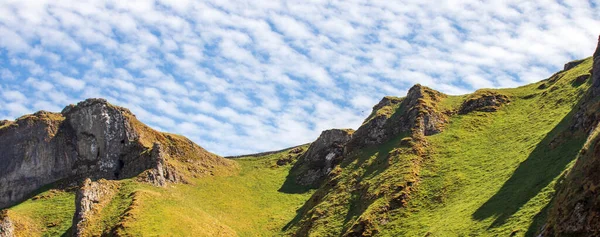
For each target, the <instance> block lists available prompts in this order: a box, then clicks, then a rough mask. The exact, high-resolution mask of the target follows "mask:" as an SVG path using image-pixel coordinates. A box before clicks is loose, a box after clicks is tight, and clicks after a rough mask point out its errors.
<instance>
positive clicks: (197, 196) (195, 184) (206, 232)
mask: <svg viewBox="0 0 600 237" xmlns="http://www.w3.org/2000/svg"><path fill="white" fill-rule="evenodd" d="M307 148H308V146H307V145H304V146H301V147H297V148H294V149H287V150H283V151H280V152H277V153H272V154H268V155H264V156H258V157H238V158H236V159H235V160H234V161H233V162H235V163H236V164H237V165H238V166H239V170H238V172H235V173H232V174H231V175H214V176H206V177H197V178H194V177H191V178H188V181H189V183H188V184H181V183H179V184H171V185H169V186H168V187H166V188H162V187H157V186H154V185H150V184H148V183H146V182H138V181H137V180H136V179H125V180H111V181H107V180H100V181H98V182H86V184H85V185H84V186H83V187H82V188H77V187H76V188H72V189H66V190H65V189H55V188H52V189H50V190H47V191H42V192H40V193H39V194H38V195H36V196H34V197H33V198H31V199H29V200H27V201H25V202H23V203H20V204H18V205H16V206H13V207H11V208H10V209H8V211H7V216H8V218H5V219H4V220H10V221H11V224H12V226H13V227H14V230H15V231H14V232H15V233H16V236H60V235H63V234H68V233H69V228H70V227H71V220H72V219H73V215H74V213H75V206H74V205H73V203H74V201H75V200H76V197H75V196H78V197H77V199H80V197H84V196H85V197H86V198H85V199H88V200H92V202H86V201H84V202H83V203H94V202H93V200H94V199H95V198H96V197H98V196H102V197H105V198H104V199H103V200H99V201H98V203H100V205H101V206H103V208H101V209H95V210H93V208H91V209H88V212H87V213H88V214H89V213H93V214H91V215H88V217H91V218H90V219H87V220H88V221H86V222H82V226H85V228H84V231H83V232H82V233H83V236H99V235H109V236H110V235H121V236H156V235H158V236H275V235H282V232H281V229H282V228H283V227H284V226H285V224H286V223H287V222H288V221H289V220H290V219H292V218H293V216H294V215H295V210H296V209H298V208H299V207H300V206H301V205H302V203H304V202H305V201H306V200H307V199H308V198H309V197H310V194H311V193H312V192H310V191H309V192H303V193H300V192H295V191H293V190H295V189H296V188H297V189H302V187H294V186H288V187H286V188H287V190H291V191H292V192H289V193H288V192H282V191H280V190H281V189H282V184H283V183H284V180H285V179H286V176H287V174H288V173H289V170H290V169H291V167H292V166H293V163H294V162H295V161H296V160H297V157H298V156H300V155H302V154H303V152H304V151H306V149H307ZM282 160H285V161H287V160H291V161H292V163H286V162H284V163H282V162H281V161H282ZM92 186H95V187H92ZM98 187H100V188H98ZM94 190H98V191H94ZM91 192H97V193H98V194H99V193H102V194H103V195H97V194H93V193H91ZM108 196H110V197H111V198H106V197H108ZM96 200H97V199H96ZM49 206H52V207H54V208H44V207H49ZM84 206H85V205H84ZM84 216H85V214H84ZM76 218H77V217H76ZM1 223H2V222H1V221H0V228H1Z"/></svg>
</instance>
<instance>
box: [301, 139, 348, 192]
mask: <svg viewBox="0 0 600 237" xmlns="http://www.w3.org/2000/svg"><path fill="white" fill-rule="evenodd" d="M352 132H353V130H350V129H331V130H325V131H323V132H322V133H321V135H320V136H319V138H317V140H315V141H314V142H313V143H311V145H310V147H309V148H308V149H307V150H306V152H305V153H304V154H303V155H302V156H300V157H299V158H298V161H297V162H296V164H295V165H294V167H293V168H292V170H293V171H292V172H296V174H297V176H296V177H297V178H296V182H297V183H298V184H301V185H305V186H317V185H319V184H320V183H321V182H322V181H323V178H324V177H326V176H327V174H329V172H331V169H332V168H333V167H334V166H335V165H337V164H338V163H339V161H340V160H341V159H342V157H343V154H344V145H345V144H346V143H347V142H348V141H349V140H350V138H351V137H352Z"/></svg>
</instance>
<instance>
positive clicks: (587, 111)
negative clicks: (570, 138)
mask: <svg viewBox="0 0 600 237" xmlns="http://www.w3.org/2000/svg"><path fill="white" fill-rule="evenodd" d="M592 58H593V60H594V62H593V66H592V71H591V80H592V86H591V87H590V89H589V90H588V92H587V94H586V96H585V98H584V100H583V101H584V102H583V103H582V104H581V105H580V106H579V109H578V111H577V113H575V115H573V121H574V122H573V123H572V125H571V130H572V131H577V130H584V131H585V132H589V131H590V130H591V129H592V128H594V127H595V126H596V124H597V123H598V120H599V118H600V115H599V114H598V112H597V111H598V110H599V108H600V105H599V104H598V100H597V99H596V98H597V97H598V96H600V36H599V37H598V46H597V47H596V51H595V52H594V55H593V56H592Z"/></svg>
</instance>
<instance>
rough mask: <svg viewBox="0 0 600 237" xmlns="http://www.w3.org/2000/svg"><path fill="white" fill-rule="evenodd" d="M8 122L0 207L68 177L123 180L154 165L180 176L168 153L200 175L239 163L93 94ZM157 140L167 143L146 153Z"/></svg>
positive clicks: (1, 138) (2, 142)
mask: <svg viewBox="0 0 600 237" xmlns="http://www.w3.org/2000/svg"><path fill="white" fill-rule="evenodd" d="M3 124H4V125H2V126H0V154H2V156H0V170H2V172H1V173H0V208H4V207H7V206H10V205H13V204H15V203H16V202H18V201H20V200H22V199H23V198H25V197H26V195H28V194H29V193H31V192H33V191H35V190H36V189H38V188H40V187H42V186H44V185H47V184H50V183H54V182H56V181H59V180H63V179H69V178H81V177H89V178H92V179H94V180H97V179H102V178H104V179H124V178H132V177H135V176H137V175H139V174H141V173H142V172H144V171H146V170H148V169H154V170H155V171H156V175H157V176H154V177H157V178H159V177H164V178H166V180H176V179H177V178H175V176H174V171H172V170H169V168H165V167H168V164H167V162H165V161H164V159H166V158H169V159H175V160H179V161H181V162H180V164H181V167H183V168H185V169H186V170H188V171H189V172H188V173H190V174H192V175H195V176H200V175H204V174H208V173H211V172H212V170H213V169H214V168H215V167H217V166H218V167H227V168H235V167H236V165H235V162H233V161H230V160H227V159H224V158H222V157H220V156H217V155H214V154H212V153H209V152H207V151H206V150H204V149H203V148H201V147H199V146H198V145H196V144H194V143H193V142H192V141H190V140H189V139H187V138H185V137H182V136H178V135H173V134H165V133H160V132H157V131H155V130H153V129H151V128H149V127H147V126H146V125H144V124H142V123H141V122H139V121H138V120H137V119H136V118H135V116H134V115H133V114H131V112H130V111H129V110H127V109H124V108H121V107H118V106H114V105H111V104H109V103H108V102H107V101H106V100H104V99H88V100H85V101H82V102H80V103H78V104H77V105H69V106H67V107H66V108H65V109H63V111H62V112H61V113H50V112H45V111H40V112H37V113H35V114H32V115H26V116H23V117H21V118H19V119H17V120H16V121H14V122H3ZM155 142H159V143H161V144H166V145H163V146H162V147H161V148H160V149H156V150H155V151H158V150H160V152H159V153H160V155H157V156H153V155H152V154H150V153H148V152H146V151H148V150H149V149H150V148H151V147H152V146H153V143H155ZM161 157H162V158H161ZM157 167H162V168H160V169H159V168H157ZM173 170H174V169H173ZM159 179H160V178H159ZM177 180H179V179H177ZM158 182H160V181H158ZM161 186H162V185H161Z"/></svg>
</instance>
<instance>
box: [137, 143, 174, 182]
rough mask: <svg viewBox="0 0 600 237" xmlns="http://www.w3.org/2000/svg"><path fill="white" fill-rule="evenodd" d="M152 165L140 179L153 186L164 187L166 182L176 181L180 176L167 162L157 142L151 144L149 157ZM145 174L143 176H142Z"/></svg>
mask: <svg viewBox="0 0 600 237" xmlns="http://www.w3.org/2000/svg"><path fill="white" fill-rule="evenodd" d="M150 160H151V161H152V162H153V167H152V168H151V169H149V170H148V171H146V174H145V175H142V179H143V180H144V181H146V182H148V183H151V184H153V185H155V186H159V187H164V186H166V185H167V183H169V182H170V183H177V182H179V181H180V180H181V177H180V176H179V175H178V174H177V172H176V171H175V169H174V168H173V167H171V166H169V164H168V163H167V161H166V159H165V154H164V152H163V148H162V146H161V145H160V144H159V143H154V145H153V146H152V155H151V159H150ZM144 176H145V177H144Z"/></svg>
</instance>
